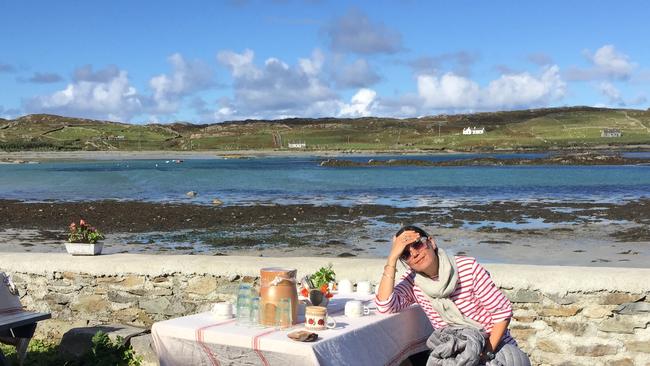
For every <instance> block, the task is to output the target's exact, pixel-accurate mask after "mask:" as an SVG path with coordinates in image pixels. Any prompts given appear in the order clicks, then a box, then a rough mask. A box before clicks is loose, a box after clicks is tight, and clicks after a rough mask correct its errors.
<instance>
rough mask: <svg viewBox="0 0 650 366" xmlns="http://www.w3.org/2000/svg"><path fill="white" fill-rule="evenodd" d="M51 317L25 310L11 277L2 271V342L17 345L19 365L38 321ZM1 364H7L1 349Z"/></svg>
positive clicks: (0, 303) (25, 353) (0, 283)
mask: <svg viewBox="0 0 650 366" xmlns="http://www.w3.org/2000/svg"><path fill="white" fill-rule="evenodd" d="M51 317H52V315H51V314H50V313H36V312H32V311H25V310H24V309H23V306H22V305H21V304H20V297H18V291H17V289H16V287H15V286H14V285H13V283H12V282H11V279H10V278H9V276H7V275H6V274H5V273H4V272H0V342H2V343H6V344H10V345H13V346H14V347H16V353H17V355H18V363H19V365H22V364H23V362H24V361H25V356H26V355H27V346H28V345H29V341H30V339H31V338H32V336H34V331H35V330H36V323H37V322H38V321H40V320H44V319H49V318H51ZM0 365H3V366H4V365H7V361H6V360H5V358H4V355H3V354H2V352H1V351H0Z"/></svg>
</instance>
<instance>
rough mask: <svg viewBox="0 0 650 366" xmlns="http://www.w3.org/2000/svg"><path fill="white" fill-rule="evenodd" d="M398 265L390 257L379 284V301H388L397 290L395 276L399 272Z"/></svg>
mask: <svg viewBox="0 0 650 366" xmlns="http://www.w3.org/2000/svg"><path fill="white" fill-rule="evenodd" d="M396 265H397V260H396V259H392V258H390V257H389V258H388V261H387V262H386V265H385V266H384V272H383V273H382V275H381V281H380V282H379V291H377V299H379V301H385V300H387V299H388V298H389V297H390V295H391V294H392V293H393V289H394V288H395V274H396V272H397V268H396Z"/></svg>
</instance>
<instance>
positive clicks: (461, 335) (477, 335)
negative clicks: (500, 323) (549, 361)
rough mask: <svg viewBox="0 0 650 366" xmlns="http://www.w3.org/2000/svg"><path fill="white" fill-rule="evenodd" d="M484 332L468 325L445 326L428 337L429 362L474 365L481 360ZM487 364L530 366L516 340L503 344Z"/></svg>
mask: <svg viewBox="0 0 650 366" xmlns="http://www.w3.org/2000/svg"><path fill="white" fill-rule="evenodd" d="M486 339H487V338H486V335H485V333H484V332H482V331H480V330H478V329H475V328H471V327H470V328H468V327H453V326H452V327H446V328H442V329H436V330H434V331H433V333H432V334H431V336H430V337H429V339H428V340H427V346H428V347H429V348H430V349H431V354H430V355H429V359H428V361H427V366H457V365H467V366H475V365H480V364H481V351H482V350H483V348H484V346H485V342H486ZM486 365H487V366H530V360H529V359H528V356H527V355H526V354H525V353H524V352H523V351H522V350H520V349H519V347H517V346H515V345H513V344H502V345H501V346H500V347H499V348H498V349H497V352H496V357H495V359H494V360H492V361H490V362H488V363H487V364H486Z"/></svg>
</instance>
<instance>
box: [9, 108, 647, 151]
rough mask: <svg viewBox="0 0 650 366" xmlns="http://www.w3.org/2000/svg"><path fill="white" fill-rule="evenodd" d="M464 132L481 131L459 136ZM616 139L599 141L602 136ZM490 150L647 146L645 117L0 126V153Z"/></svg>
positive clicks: (575, 113)
mask: <svg viewBox="0 0 650 366" xmlns="http://www.w3.org/2000/svg"><path fill="white" fill-rule="evenodd" d="M465 127H477V128H485V131H486V132H485V134H482V135H463V134H462V129H463V128H465ZM605 128H607V129H618V130H620V132H621V134H622V136H620V137H601V132H602V130H603V129H605ZM289 142H305V143H306V146H307V147H306V149H307V150H392V151H396V150H397V151H399V150H409V151H410V150H424V151H427V150H455V151H477V150H480V151H484V150H485V151H490V150H521V149H535V150H546V149H563V148H582V147H586V148H594V147H618V148H626V147H630V146H631V145H650V111H642V110H631V109H605V108H591V107H570V108H545V109H531V110H521V111H508V112H491V113H475V114H459V115H439V116H431V117H423V118H412V119H394V118H374V117H368V118H358V119H337V118H320V119H305V118H292V119H283V120H275V121H264V120H247V121H234V122H224V123H215V124H203V125H194V124H189V123H180V122H179V123H173V124H165V125H163V124H148V125H133V124H125V123H117V122H109V121H97V120H88V119H80V118H69V117H61V116H54V115H44V114H35V115H28V116H24V117H20V118H17V119H15V120H0V149H1V150H6V151H16V150H244V149H288V147H287V144H288V143H289Z"/></svg>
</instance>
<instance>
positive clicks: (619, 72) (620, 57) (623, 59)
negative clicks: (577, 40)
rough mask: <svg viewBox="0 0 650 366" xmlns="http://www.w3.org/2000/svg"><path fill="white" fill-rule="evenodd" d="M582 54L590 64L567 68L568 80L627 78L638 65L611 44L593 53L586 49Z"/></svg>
mask: <svg viewBox="0 0 650 366" xmlns="http://www.w3.org/2000/svg"><path fill="white" fill-rule="evenodd" d="M584 55H585V57H586V58H587V60H588V61H589V62H590V63H591V65H592V66H591V67H589V68H577V67H573V68H571V69H569V71H568V72H567V78H568V79H569V80H575V81H584V80H605V79H607V80H627V79H629V78H630V76H632V73H633V72H634V70H635V69H636V68H637V66H638V65H637V64H636V63H634V62H632V61H630V58H629V57H628V56H627V55H625V54H623V53H621V52H619V51H618V50H616V48H615V47H614V46H613V45H611V44H608V45H604V46H602V47H601V48H599V49H597V50H596V52H594V53H591V51H589V50H586V51H584Z"/></svg>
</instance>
